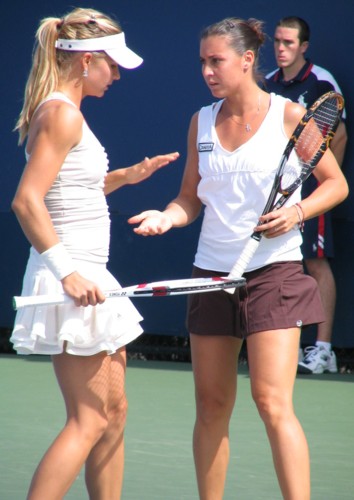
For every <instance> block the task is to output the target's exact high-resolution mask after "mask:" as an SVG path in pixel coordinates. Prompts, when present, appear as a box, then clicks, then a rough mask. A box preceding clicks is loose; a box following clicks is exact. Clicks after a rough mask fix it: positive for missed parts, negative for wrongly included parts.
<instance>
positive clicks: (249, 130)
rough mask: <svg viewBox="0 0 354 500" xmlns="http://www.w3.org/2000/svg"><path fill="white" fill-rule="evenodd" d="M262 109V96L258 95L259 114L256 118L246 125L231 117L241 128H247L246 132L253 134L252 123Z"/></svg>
mask: <svg viewBox="0 0 354 500" xmlns="http://www.w3.org/2000/svg"><path fill="white" fill-rule="evenodd" d="M260 108H261V94H258V100H257V112H256V114H255V116H254V117H253V118H252V120H251V121H249V122H246V123H240V122H238V121H237V120H235V118H234V117H233V116H232V115H231V120H232V121H234V122H235V123H236V124H237V125H239V126H240V127H245V130H246V132H251V131H252V127H251V123H252V122H253V120H254V119H255V118H256V116H258V115H259V111H260Z"/></svg>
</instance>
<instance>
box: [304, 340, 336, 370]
mask: <svg viewBox="0 0 354 500" xmlns="http://www.w3.org/2000/svg"><path fill="white" fill-rule="evenodd" d="M337 371H338V368H337V358H336V355H335V353H334V352H333V351H330V352H329V351H327V350H326V349H324V348H323V347H318V346H310V347H306V348H305V352H304V359H303V361H301V362H300V363H299V364H298V366H297V372H298V373H306V374H311V373H312V374H316V375H317V374H319V373H324V372H330V373H337Z"/></svg>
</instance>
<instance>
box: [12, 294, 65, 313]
mask: <svg viewBox="0 0 354 500" xmlns="http://www.w3.org/2000/svg"><path fill="white" fill-rule="evenodd" d="M70 301H72V298H71V297H69V296H68V295H65V294H56V295H38V296H36V295H34V296H28V297H21V296H18V297H13V299H12V306H13V308H14V309H15V311H16V310H17V309H21V308H22V307H28V306H48V305H51V304H52V305H55V304H64V303H66V302H70Z"/></svg>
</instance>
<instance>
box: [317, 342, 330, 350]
mask: <svg viewBox="0 0 354 500" xmlns="http://www.w3.org/2000/svg"><path fill="white" fill-rule="evenodd" d="M316 346H317V347H323V349H326V351H327V352H331V349H332V344H331V343H330V342H322V340H317V341H316Z"/></svg>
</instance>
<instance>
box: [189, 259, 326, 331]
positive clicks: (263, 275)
mask: <svg viewBox="0 0 354 500" xmlns="http://www.w3.org/2000/svg"><path fill="white" fill-rule="evenodd" d="M192 276H193V278H202V277H207V276H225V273H220V272H215V271H208V270H205V269H199V268H198V267H194V268H193V274H192ZM244 277H245V278H246V286H244V287H242V288H240V289H237V290H236V291H235V293H234V294H233V295H230V294H229V293H227V292H225V291H223V290H222V291H218V292H208V293H200V294H193V295H190V296H189V297H188V313H187V328H188V331H189V332H190V333H193V334H197V335H228V336H232V337H238V338H246V337H247V336H248V335H251V334H252V333H256V332H261V331H268V330H279V329H284V328H296V327H300V328H301V327H304V326H308V325H312V324H316V323H321V322H323V321H324V320H325V316H324V311H323V307H322V303H321V298H320V294H319V290H318V287H317V283H316V281H315V280H314V279H313V278H312V277H311V276H308V275H307V274H305V273H304V269H303V265H302V262H277V263H274V264H270V265H268V266H265V267H262V268H261V269H257V270H256V271H252V272H249V273H245V275H244Z"/></svg>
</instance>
